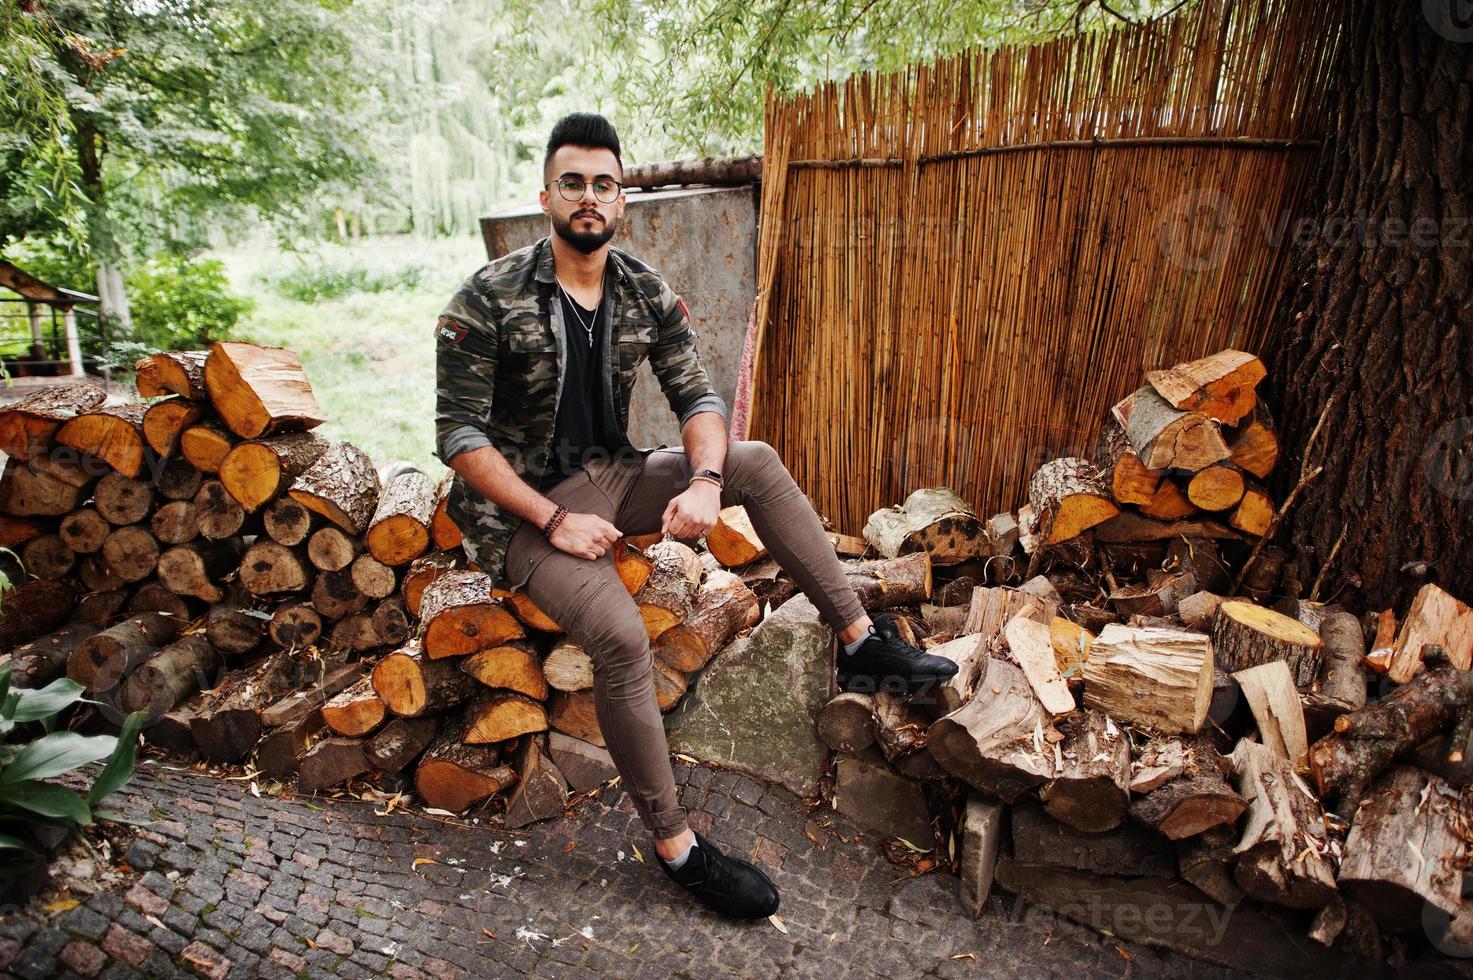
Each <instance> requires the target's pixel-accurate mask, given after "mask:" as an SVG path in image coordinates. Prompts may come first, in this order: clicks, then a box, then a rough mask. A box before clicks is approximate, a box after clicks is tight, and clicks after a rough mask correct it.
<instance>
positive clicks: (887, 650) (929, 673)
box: [838, 613, 956, 694]
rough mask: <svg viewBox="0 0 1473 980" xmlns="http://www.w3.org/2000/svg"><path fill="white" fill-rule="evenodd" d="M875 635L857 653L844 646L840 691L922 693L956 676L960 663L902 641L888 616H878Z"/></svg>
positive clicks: (875, 619) (840, 669)
mask: <svg viewBox="0 0 1473 980" xmlns="http://www.w3.org/2000/svg"><path fill="white" fill-rule="evenodd" d="M874 624H875V633H874V635H873V636H871V637H870V638H869V639H868V640H865V641H864V643H862V644H861V645H860V647H859V649H858V650H855V651H854V652H853V653H845V652H844V650H843V648H842V647H840V649H839V655H838V672H839V689H840V690H843V691H856V692H859V693H863V694H875V693H877V692H881V691H884V692H888V693H890V694H920V693H922V692H924V691H929V690H930V689H931V688H932V687H934V686H935V685H937V684H940V683H941V682H943V681H945V680H947V679H948V678H951V677H955V676H956V664H954V663H952V662H951V661H950V660H947V659H946V658H945V657H938V656H936V655H935V654H931V653H924V652H922V651H920V650H917V649H916V648H915V647H913V646H911V645H910V644H909V643H906V642H905V641H904V640H903V639H901V638H900V632H899V631H898V630H897V629H896V628H895V623H894V621H893V620H892V619H891V618H890V617H889V616H888V615H886V614H885V613H877V614H875V617H874Z"/></svg>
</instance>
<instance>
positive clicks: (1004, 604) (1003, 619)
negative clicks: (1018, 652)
mask: <svg viewBox="0 0 1473 980" xmlns="http://www.w3.org/2000/svg"><path fill="white" fill-rule="evenodd" d="M1030 604H1031V605H1032V606H1033V608H1034V611H1035V612H1040V611H1043V610H1046V604H1041V603H1040V602H1039V601H1038V600H1037V599H1036V598H1030V596H1029V595H1028V593H1026V592H1023V591H1021V590H1019V589H1010V588H1007V587H1005V586H996V587H993V588H988V587H986V586H981V587H978V588H977V589H974V590H973V591H972V602H971V605H970V606H969V607H968V609H967V619H966V622H965V623H964V624H963V625H962V632H963V633H980V634H982V636H983V641H984V642H986V643H992V642H993V641H994V640H995V639H997V638H1000V637H1002V635H1003V630H1004V629H1006V628H1007V624H1008V621H1009V620H1011V619H1012V618H1013V617H1014V616H1016V615H1018V613H1020V612H1022V611H1024V610H1025V609H1027V608H1028V607H1029V606H1030ZM1030 615H1033V613H1030Z"/></svg>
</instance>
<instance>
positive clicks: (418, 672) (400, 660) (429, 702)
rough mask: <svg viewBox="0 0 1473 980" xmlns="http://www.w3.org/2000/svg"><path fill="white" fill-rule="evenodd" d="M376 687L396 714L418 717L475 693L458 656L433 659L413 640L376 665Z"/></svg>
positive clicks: (439, 709) (383, 699) (374, 671)
mask: <svg viewBox="0 0 1473 980" xmlns="http://www.w3.org/2000/svg"><path fill="white" fill-rule="evenodd" d="M371 680H372V683H373V689H374V691H375V692H377V693H378V696H379V698H380V699H382V701H383V702H384V705H385V706H386V707H388V709H389V710H390V711H392V712H393V713H394V714H396V715H399V716H401V717H404V718H415V717H418V716H420V715H426V714H432V713H436V712H440V711H445V710H446V709H448V708H453V707H455V706H456V705H458V704H460V703H462V702H464V701H467V700H469V699H470V697H471V695H472V694H474V693H476V690H477V688H476V682H475V680H474V679H473V678H472V677H470V676H468V675H467V674H466V673H465V672H464V671H463V670H461V669H460V663H459V662H458V661H456V660H431V659H429V658H428V657H426V656H425V655H424V651H423V650H421V649H420V646H419V642H418V641H417V640H416V641H411V642H410V643H408V644H406V645H405V646H403V647H401V648H399V649H398V650H395V651H394V652H393V653H391V654H389V655H388V656H386V657H384V659H382V660H380V661H379V662H378V664H377V665H376V666H375V667H374V668H373V674H372V675H371Z"/></svg>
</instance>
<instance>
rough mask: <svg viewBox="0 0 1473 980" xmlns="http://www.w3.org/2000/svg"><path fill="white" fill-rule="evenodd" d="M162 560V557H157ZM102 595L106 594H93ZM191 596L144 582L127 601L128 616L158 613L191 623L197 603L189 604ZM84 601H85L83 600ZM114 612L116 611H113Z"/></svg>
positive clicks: (160, 583)
mask: <svg viewBox="0 0 1473 980" xmlns="http://www.w3.org/2000/svg"><path fill="white" fill-rule="evenodd" d="M159 560H160V561H162V560H163V555H160V556H159ZM94 594H96V595H103V594H107V593H94ZM193 598H195V597H193V596H182V595H176V594H175V593H174V592H173V591H171V590H170V589H169V587H168V586H166V585H164V583H162V582H157V581H154V582H144V583H143V584H142V585H140V586H139V587H138V591H136V592H134V593H133V595H132V597H131V598H129V599H128V615H130V616H137V615H138V614H139V613H146V612H159V613H164V614H166V615H169V616H173V617H174V618H175V619H177V620H179V621H181V622H185V623H188V622H191V621H193V620H194V619H195V618H197V617H198V615H199V613H198V607H199V605H200V604H199V603H198V602H197V601H196V602H191V601H190V600H191V599H193ZM84 601H85V600H84ZM115 611H116V610H115Z"/></svg>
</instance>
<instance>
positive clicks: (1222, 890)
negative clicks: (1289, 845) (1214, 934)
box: [1176, 802, 1313, 938]
mask: <svg viewBox="0 0 1473 980" xmlns="http://www.w3.org/2000/svg"><path fill="white" fill-rule="evenodd" d="M1243 806H1244V808H1245V809H1246V808H1247V803H1246V802H1245V803H1244V804H1243ZM1237 840H1238V835H1237V834H1236V833H1235V832H1234V831H1233V829H1232V825H1231V824H1229V825H1227V826H1219V827H1214V828H1213V829H1211V830H1209V831H1206V832H1204V833H1201V834H1197V835H1196V836H1194V837H1187V838H1184V839H1182V840H1180V841H1178V842H1177V852H1176V862H1177V872H1178V873H1179V874H1180V875H1181V877H1182V880H1184V881H1186V882H1188V883H1189V884H1191V885H1192V886H1194V887H1195V888H1196V889H1197V890H1198V891H1200V892H1202V893H1203V894H1204V895H1206V896H1207V897H1208V898H1210V899H1212V900H1213V901H1214V902H1216V903H1217V904H1219V905H1221V906H1223V907H1224V908H1230V909H1232V908H1236V907H1237V906H1238V903H1239V902H1241V901H1243V889H1241V888H1239V887H1238V883H1237V881H1235V880H1234V879H1233V845H1234V844H1235V843H1237ZM1311 938H1313V936H1311Z"/></svg>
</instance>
